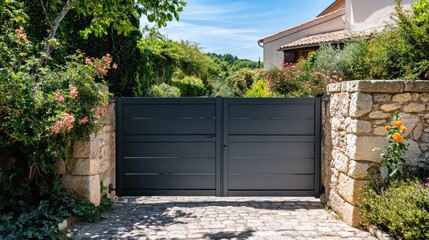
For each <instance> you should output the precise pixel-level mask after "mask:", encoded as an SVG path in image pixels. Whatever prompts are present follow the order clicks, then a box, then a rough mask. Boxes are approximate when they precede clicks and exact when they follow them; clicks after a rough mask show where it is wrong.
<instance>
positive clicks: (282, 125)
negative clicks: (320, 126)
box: [229, 119, 314, 135]
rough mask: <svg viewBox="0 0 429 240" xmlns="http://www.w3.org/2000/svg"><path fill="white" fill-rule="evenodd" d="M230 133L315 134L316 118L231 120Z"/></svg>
mask: <svg viewBox="0 0 429 240" xmlns="http://www.w3.org/2000/svg"><path fill="white" fill-rule="evenodd" d="M229 134H264V135H266V134H290V135H291V134H296V135H314V119H296V120H278V119H249V120H230V121H229Z"/></svg>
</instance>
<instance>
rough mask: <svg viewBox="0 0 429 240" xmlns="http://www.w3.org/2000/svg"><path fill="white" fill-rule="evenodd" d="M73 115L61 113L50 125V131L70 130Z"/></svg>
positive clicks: (56, 132)
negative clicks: (52, 124)
mask: <svg viewBox="0 0 429 240" xmlns="http://www.w3.org/2000/svg"><path fill="white" fill-rule="evenodd" d="M73 122H74V117H73V116H72V115H69V114H68V113H63V116H61V118H60V119H58V120H57V122H56V123H55V124H54V126H52V127H51V131H52V132H53V133H55V134H58V133H59V132H60V131H61V130H65V131H67V132H68V131H70V130H71V129H72V128H73Z"/></svg>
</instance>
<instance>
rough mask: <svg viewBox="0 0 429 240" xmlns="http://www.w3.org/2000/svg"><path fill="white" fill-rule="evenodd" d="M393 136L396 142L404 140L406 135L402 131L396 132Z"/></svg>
mask: <svg viewBox="0 0 429 240" xmlns="http://www.w3.org/2000/svg"><path fill="white" fill-rule="evenodd" d="M392 138H393V140H395V141H396V142H402V140H404V137H403V136H402V135H401V134H400V133H394V134H393V136H392Z"/></svg>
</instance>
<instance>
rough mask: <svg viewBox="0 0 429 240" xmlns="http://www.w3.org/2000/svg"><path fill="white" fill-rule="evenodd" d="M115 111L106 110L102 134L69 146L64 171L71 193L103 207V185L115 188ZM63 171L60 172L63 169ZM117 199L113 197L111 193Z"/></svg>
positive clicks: (110, 108)
mask: <svg viewBox="0 0 429 240" xmlns="http://www.w3.org/2000/svg"><path fill="white" fill-rule="evenodd" d="M114 131H115V111H114V104H113V103H111V104H109V106H108V107H107V110H106V113H105V115H104V116H103V117H102V127H101V129H100V131H99V132H98V133H97V134H96V135H94V136H91V138H90V140H89V141H77V142H74V143H73V144H71V145H70V146H69V150H68V154H67V155H68V156H67V158H66V161H65V162H63V164H62V165H63V167H61V168H62V170H61V172H60V173H61V174H62V180H63V185H64V186H65V188H66V189H67V191H69V193H70V194H72V195H73V196H75V197H77V198H79V199H82V200H84V199H86V200H89V201H91V202H92V203H94V204H95V205H99V204H100V198H101V196H100V187H101V185H100V182H103V185H104V186H105V187H108V186H109V184H112V185H113V186H115V132H114ZM61 168H60V169H61ZM109 197H110V198H114V194H113V193H111V194H109Z"/></svg>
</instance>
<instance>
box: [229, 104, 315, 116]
mask: <svg viewBox="0 0 429 240" xmlns="http://www.w3.org/2000/svg"><path fill="white" fill-rule="evenodd" d="M229 118H230V119H235V118H283V119H308V118H309V119H313V118H314V105H230V106H229Z"/></svg>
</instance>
